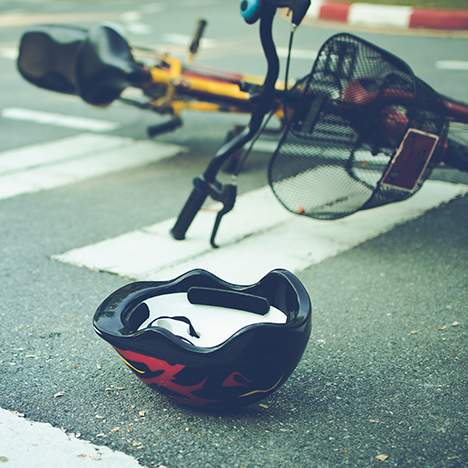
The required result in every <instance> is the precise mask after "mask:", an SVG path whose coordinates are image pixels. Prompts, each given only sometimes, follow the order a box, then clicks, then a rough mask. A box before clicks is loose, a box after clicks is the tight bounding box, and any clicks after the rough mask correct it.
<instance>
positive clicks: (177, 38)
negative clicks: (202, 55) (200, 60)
mask: <svg viewBox="0 0 468 468" xmlns="http://www.w3.org/2000/svg"><path fill="white" fill-rule="evenodd" d="M161 41H162V42H163V43H167V44H173V45H180V46H186V47H188V46H189V45H190V43H191V42H192V37H191V36H186V35H185V34H174V33H170V34H164V35H163V37H162V39H161ZM217 46H219V43H217V41H215V40H214V39H210V38H209V37H203V39H202V44H201V47H203V48H205V49H213V48H215V47H217Z"/></svg>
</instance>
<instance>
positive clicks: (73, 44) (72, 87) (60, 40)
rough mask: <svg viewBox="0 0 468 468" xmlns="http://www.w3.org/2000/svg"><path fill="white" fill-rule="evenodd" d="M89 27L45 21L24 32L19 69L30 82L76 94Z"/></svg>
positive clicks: (19, 56)
mask: <svg viewBox="0 0 468 468" xmlns="http://www.w3.org/2000/svg"><path fill="white" fill-rule="evenodd" d="M86 37H87V31H86V29H83V28H79V27H75V26H66V25H41V26H34V27H32V28H29V29H28V30H26V31H25V32H24V33H23V35H22V36H21V41H20V45H19V55H18V60H17V66H18V71H19V72H20V74H21V75H22V76H23V78H25V79H26V80H27V81H29V82H30V83H32V84H34V85H35V86H39V87H40V88H45V89H48V90H51V91H57V92H60V93H68V94H76V93H77V90H76V83H75V65H76V61H77V58H78V54H79V51H80V49H81V46H82V45H83V43H84V42H85V40H86Z"/></svg>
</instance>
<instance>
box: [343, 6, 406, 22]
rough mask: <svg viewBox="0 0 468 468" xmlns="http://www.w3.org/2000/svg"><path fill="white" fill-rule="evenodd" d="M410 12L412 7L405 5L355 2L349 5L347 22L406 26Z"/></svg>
mask: <svg viewBox="0 0 468 468" xmlns="http://www.w3.org/2000/svg"><path fill="white" fill-rule="evenodd" d="M412 12H413V9H412V8H411V7H406V6H388V5H372V4H369V3H356V4H352V5H350V7H349V15H348V23H349V24H364V25H366V24H368V25H371V26H379V25H382V26H394V27H397V28H408V27H409V23H410V18H411V14H412Z"/></svg>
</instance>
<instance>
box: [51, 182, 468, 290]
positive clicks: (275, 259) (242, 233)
mask: <svg viewBox="0 0 468 468" xmlns="http://www.w3.org/2000/svg"><path fill="white" fill-rule="evenodd" d="M467 192H468V186H465V185H457V184H449V183H445V182H435V181H429V182H426V184H425V186H424V187H423V188H422V189H421V191H420V192H419V193H418V194H416V195H415V196H414V197H413V198H411V199H410V200H408V201H405V202H402V203H397V204H394V205H388V206H385V207H381V208H377V209H374V210H369V211H363V212H360V213H356V214H355V215H353V216H350V217H348V218H345V219H341V220H337V221H316V220H311V219H308V218H300V217H295V216H293V215H292V214H290V213H288V212H287V211H286V210H284V209H283V208H282V207H281V206H280V205H279V203H278V202H277V200H276V199H275V198H274V197H273V195H272V194H271V193H270V189H269V188H268V187H264V188H262V189H259V190H255V191H252V192H250V193H247V194H245V195H242V196H241V197H239V199H238V202H237V205H236V208H235V210H234V211H233V212H232V213H230V214H229V215H227V216H226V217H225V219H224V221H223V224H222V226H221V229H220V233H219V242H220V243H222V244H223V247H222V248H221V249H219V250H213V249H211V248H210V246H209V244H208V237H209V233H210V231H211V228H212V225H213V221H214V213H213V212H209V211H204V212H202V213H200V214H199V215H198V217H197V218H196V219H195V223H194V225H193V226H192V228H191V230H190V231H189V233H188V237H187V239H186V240H185V241H175V240H173V239H172V238H171V237H170V235H169V234H168V231H169V229H170V227H171V226H172V225H173V222H174V220H173V219H170V220H167V221H164V222H162V223H159V224H156V225H153V226H149V227H147V228H143V229H141V230H138V231H133V232H130V233H128V234H124V235H122V236H119V237H116V238H113V239H108V240H105V241H103V242H100V243H97V244H94V245H90V246H86V247H83V248H79V249H74V250H71V251H69V252H67V253H64V254H62V255H58V256H55V257H54V258H55V259H58V260H60V261H63V262H66V263H70V264H73V265H77V266H82V267H87V268H90V269H92V270H100V271H107V272H111V273H116V274H118V275H121V276H126V277H130V278H135V279H143V280H144V279H168V278H171V277H174V276H177V275H178V274H180V273H182V272H184V271H187V270H189V269H192V268H207V269H209V270H210V271H213V272H214V273H216V274H218V275H219V276H221V277H222V278H224V279H226V280H228V281H234V282H239V281H240V282H243V283H247V282H254V281H258V280H259V279H260V278H261V277H262V276H263V275H264V274H265V273H267V272H268V271H269V270H270V269H272V268H275V267H282V268H288V269H290V270H292V271H300V270H303V269H304V268H307V267H308V266H310V265H313V264H316V263H319V262H321V261H323V260H325V259H326V258H329V257H333V256H335V255H338V254H339V253H342V252H345V251H346V250H349V249H351V248H353V247H355V246H357V245H359V244H361V243H363V242H365V241H367V240H369V239H372V238H374V237H376V236H378V235H380V234H383V233H384V232H387V231H389V230H391V229H392V228H393V227H395V226H396V225H398V224H401V223H404V222H406V221H409V220H411V219H414V218H417V217H419V216H421V215H422V214H424V213H425V212H426V211H427V210H430V209H432V208H435V207H437V206H439V205H441V204H443V203H446V202H448V201H450V200H452V199H453V198H456V197H458V196H461V195H463V194H465V193H467Z"/></svg>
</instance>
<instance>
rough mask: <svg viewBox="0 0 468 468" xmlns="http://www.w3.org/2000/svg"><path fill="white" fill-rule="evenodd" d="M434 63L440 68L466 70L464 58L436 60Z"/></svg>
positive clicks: (467, 68)
mask: <svg viewBox="0 0 468 468" xmlns="http://www.w3.org/2000/svg"><path fill="white" fill-rule="evenodd" d="M435 65H436V68H439V69H440V70H459V71H467V70H468V61H464V60H438V61H437V62H436V64H435Z"/></svg>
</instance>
